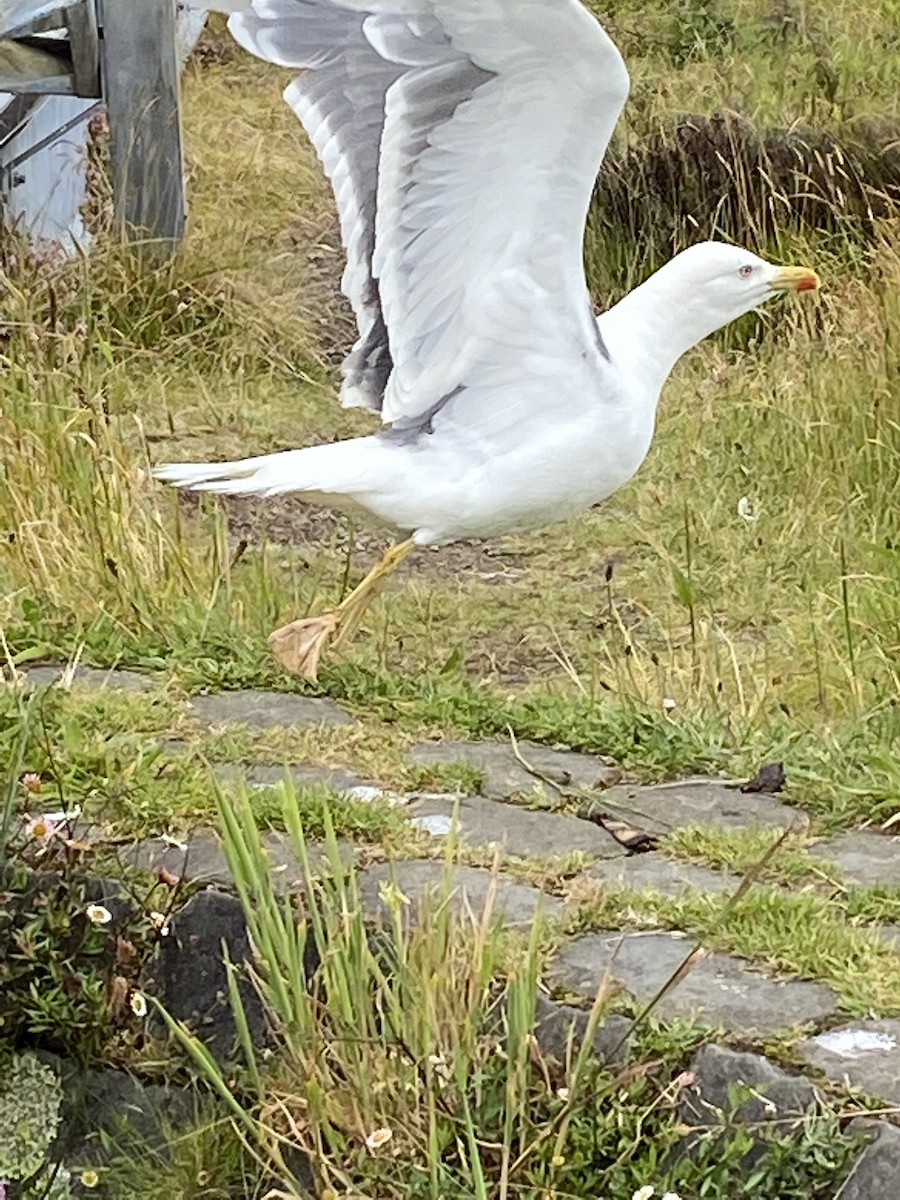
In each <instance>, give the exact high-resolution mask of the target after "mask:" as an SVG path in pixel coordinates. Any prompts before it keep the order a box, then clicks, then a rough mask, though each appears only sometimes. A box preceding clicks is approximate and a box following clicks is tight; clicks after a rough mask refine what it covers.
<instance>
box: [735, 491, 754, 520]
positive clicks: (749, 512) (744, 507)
mask: <svg viewBox="0 0 900 1200" xmlns="http://www.w3.org/2000/svg"><path fill="white" fill-rule="evenodd" d="M737 512H738V516H739V517H740V518H741V520H742V521H755V520H756V510H755V509H754V507H753V501H752V500H751V499H750V497H749V496H741V498H740V500H738V504H737Z"/></svg>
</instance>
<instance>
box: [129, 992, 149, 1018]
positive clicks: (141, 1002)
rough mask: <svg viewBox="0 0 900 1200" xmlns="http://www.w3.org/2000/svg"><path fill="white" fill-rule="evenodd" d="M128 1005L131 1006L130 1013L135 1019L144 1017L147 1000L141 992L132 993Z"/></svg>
mask: <svg viewBox="0 0 900 1200" xmlns="http://www.w3.org/2000/svg"><path fill="white" fill-rule="evenodd" d="M128 1003H129V1004H130V1005H131V1011H132V1012H133V1013H134V1015H135V1016H136V1017H146V1015H147V998H146V996H144V995H143V994H142V993H141V992H132V993H131V999H130V1000H129V1001H128Z"/></svg>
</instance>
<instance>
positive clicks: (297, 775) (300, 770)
mask: <svg viewBox="0 0 900 1200" xmlns="http://www.w3.org/2000/svg"><path fill="white" fill-rule="evenodd" d="M213 773H214V774H215V775H216V777H217V778H218V779H221V780H222V782H223V783H239V782H241V781H244V782H245V783H247V784H249V785H250V786H251V787H278V785H279V784H281V783H283V782H284V777H285V775H286V774H287V775H290V777H291V779H292V780H293V781H294V783H295V784H297V786H298V787H308V786H309V785H311V784H323V785H324V786H325V787H329V788H331V789H333V790H334V791H335V792H343V793H347V794H350V795H352V794H353V793H354V789H356V788H365V787H370V786H371V785H370V784H369V782H368V781H367V780H365V779H360V777H359V776H358V775H354V774H353V772H352V771H348V770H345V769H344V768H343V767H318V766H310V765H307V764H305V763H304V764H293V763H292V764H289V765H287V766H277V765H275V764H253V765H249V766H243V765H241V764H237V763H222V764H220V765H219V766H216V767H214V768H213Z"/></svg>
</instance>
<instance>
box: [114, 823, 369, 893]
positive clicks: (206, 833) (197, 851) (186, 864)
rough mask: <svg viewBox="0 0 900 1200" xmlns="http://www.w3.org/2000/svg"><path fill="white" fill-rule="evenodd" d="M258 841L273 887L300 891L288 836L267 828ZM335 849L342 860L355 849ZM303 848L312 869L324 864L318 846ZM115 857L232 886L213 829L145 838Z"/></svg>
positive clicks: (349, 846)
mask: <svg viewBox="0 0 900 1200" xmlns="http://www.w3.org/2000/svg"><path fill="white" fill-rule="evenodd" d="M261 841H262V846H263V850H264V851H265V853H266V856H267V858H268V860H269V868H270V870H271V872H272V884H273V887H274V888H275V890H276V891H278V892H299V891H302V890H303V874H302V870H301V867H300V863H299V861H298V859H297V856H296V854H295V853H294V851H293V847H292V845H291V840H290V838H289V837H288V835H287V834H285V833H282V832H280V831H279V830H276V829H270V830H267V831H266V832H265V833H263V834H262V837H261ZM338 850H339V852H340V854H341V858H342V860H343V861H344V862H345V863H347V862H350V861H352V859H353V858H354V855H355V851H354V848H353V846H352V844H351V843H349V842H345V841H339V842H338ZM307 851H308V853H309V858H310V865H311V866H312V867H313V868H316V867H320V866H321V865H323V864H324V863H325V861H326V855H325V850H324V848H323V847H322V846H321V845H319V844H317V843H309V844H308V845H307ZM119 857H120V861H122V862H123V863H125V864H127V865H128V866H132V867H138V868H140V869H142V870H144V871H149V872H151V873H154V874H155V873H156V872H158V871H160V870H166V871H168V872H170V873H171V874H172V875H175V876H177V878H178V879H179V880H181V881H182V882H183V883H205V884H208V885H218V886H223V887H232V886H233V884H234V879H233V877H232V874H231V871H230V870H229V868H228V861H227V859H226V857H225V850H224V848H223V846H222V841H221V839H220V837H219V835H218V834H217V833H216V831H215V830H213V829H196V830H194V831H193V832H192V833H190V834H189V835H188V836H187V838H186V839H185V841H183V842H179V841H176V840H174V839H172V838H148V839H147V840H146V841H143V842H138V843H137V844H136V845H134V846H128V847H126V848H125V849H124V850H122V852H121V853H120V855H119Z"/></svg>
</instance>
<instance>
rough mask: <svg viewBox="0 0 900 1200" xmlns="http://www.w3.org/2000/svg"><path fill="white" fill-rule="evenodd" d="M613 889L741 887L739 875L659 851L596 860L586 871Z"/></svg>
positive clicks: (675, 890)
mask: <svg viewBox="0 0 900 1200" xmlns="http://www.w3.org/2000/svg"><path fill="white" fill-rule="evenodd" d="M585 877H586V878H588V879H595V880H597V881H598V882H600V883H604V884H606V885H607V887H610V888H633V889H635V890H638V891H647V892H659V893H661V894H662V895H664V896H675V895H678V894H679V893H680V892H687V891H695V892H734V891H736V890H737V889H738V887H739V886H740V882H741V880H740V876H737V875H727V874H725V872H724V871H713V870H711V869H710V868H709V867H699V866H696V865H694V864H693V863H681V862H673V861H672V859H670V858H662V857H660V855H658V854H636V855H633V856H632V857H630V858H618V859H611V860H607V861H606V862H600V863H595V864H594V866H592V867H590V868H589V869H588V870H587V871H586V872H585Z"/></svg>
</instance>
